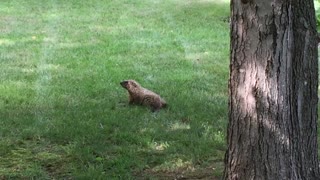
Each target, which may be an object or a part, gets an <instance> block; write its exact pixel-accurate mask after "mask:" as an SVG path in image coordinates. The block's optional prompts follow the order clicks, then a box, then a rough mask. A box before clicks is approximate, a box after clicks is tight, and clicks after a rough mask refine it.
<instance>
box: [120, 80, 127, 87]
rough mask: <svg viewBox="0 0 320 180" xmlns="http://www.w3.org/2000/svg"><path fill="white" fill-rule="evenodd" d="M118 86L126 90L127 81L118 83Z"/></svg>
mask: <svg viewBox="0 0 320 180" xmlns="http://www.w3.org/2000/svg"><path fill="white" fill-rule="evenodd" d="M120 85H121V86H122V87H123V88H125V89H127V86H128V81H121V82H120Z"/></svg>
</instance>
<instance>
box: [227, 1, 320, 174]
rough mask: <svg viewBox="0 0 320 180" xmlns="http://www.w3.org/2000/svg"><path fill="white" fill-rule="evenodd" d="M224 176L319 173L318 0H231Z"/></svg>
mask: <svg viewBox="0 0 320 180" xmlns="http://www.w3.org/2000/svg"><path fill="white" fill-rule="evenodd" d="M231 11H232V15H231V57H230V61H231V62H230V80H229V95H230V99H229V125H228V137H227V141H228V150H227V152H226V160H225V165H226V166H225V173H224V179H232V180H236V179H241V180H251V179H259V180H263V179H270V180H271V179H272V180H276V179H279V180H280V179H281V180H295V179H306V180H313V179H320V173H319V164H318V155H317V148H318V146H317V117H318V116H317V103H318V95H317V90H318V60H317V57H318V52H317V32H316V19H315V12H314V5H313V0H273V1H268V0H241V1H239V0H231Z"/></svg>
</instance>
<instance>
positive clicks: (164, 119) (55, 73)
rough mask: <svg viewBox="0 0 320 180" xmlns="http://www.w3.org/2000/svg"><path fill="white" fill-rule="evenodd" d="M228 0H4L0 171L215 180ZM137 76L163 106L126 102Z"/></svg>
mask: <svg viewBox="0 0 320 180" xmlns="http://www.w3.org/2000/svg"><path fill="white" fill-rule="evenodd" d="M228 16H229V4H228V2H226V1H222V0H218V1H217V0H167V1H160V0H90V1H85V0H68V1H64V0H28V1H27V0H1V3H0V137H1V138H0V179H31V178H34V179H177V178H186V179H201V178H202V179H213V178H218V177H219V176H221V173H222V170H223V158H224V152H225V149H226V142H225V136H226V128H227V114H228V111H227V104H228V100H227V99H228V97H227V96H228V92H227V91H228V90H227V84H228V65H229V22H228V20H229V18H228ZM125 79H135V80H137V81H138V82H139V83H140V84H142V85H143V86H144V87H146V88H149V89H151V90H153V91H155V92H157V93H159V94H160V95H161V96H162V97H163V98H164V99H165V100H166V101H167V102H168V104H169V106H168V108H166V109H163V110H161V111H159V112H156V113H152V112H151V111H150V110H149V109H148V108H146V107H141V106H129V105H128V104H127V102H128V95H127V92H126V91H125V89H123V88H122V87H121V86H120V84H119V83H120V81H122V80H125Z"/></svg>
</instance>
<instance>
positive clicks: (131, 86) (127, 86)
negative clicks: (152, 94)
mask: <svg viewBox="0 0 320 180" xmlns="http://www.w3.org/2000/svg"><path fill="white" fill-rule="evenodd" d="M120 84H121V86H122V87H123V88H125V89H127V90H130V89H134V88H136V87H139V86H140V85H139V84H138V83H137V82H136V81H135V80H125V81H122V82H120Z"/></svg>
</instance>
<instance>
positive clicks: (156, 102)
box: [120, 80, 167, 111]
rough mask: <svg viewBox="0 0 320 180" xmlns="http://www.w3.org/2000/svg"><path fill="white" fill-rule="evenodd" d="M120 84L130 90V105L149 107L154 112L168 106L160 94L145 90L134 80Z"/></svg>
mask: <svg viewBox="0 0 320 180" xmlns="http://www.w3.org/2000/svg"><path fill="white" fill-rule="evenodd" d="M120 84H121V86H122V87H123V88H125V89H127V90H128V93H129V104H138V105H145V106H149V107H150V108H151V110H152V111H158V110H160V109H161V108H164V107H166V106H167V103H166V101H165V100H163V99H162V98H161V97H160V96H159V95H158V94H156V93H154V92H152V91H150V90H148V89H145V88H143V87H142V86H141V85H140V84H139V83H137V82H136V81H134V80H125V81H122V82H121V83H120Z"/></svg>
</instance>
